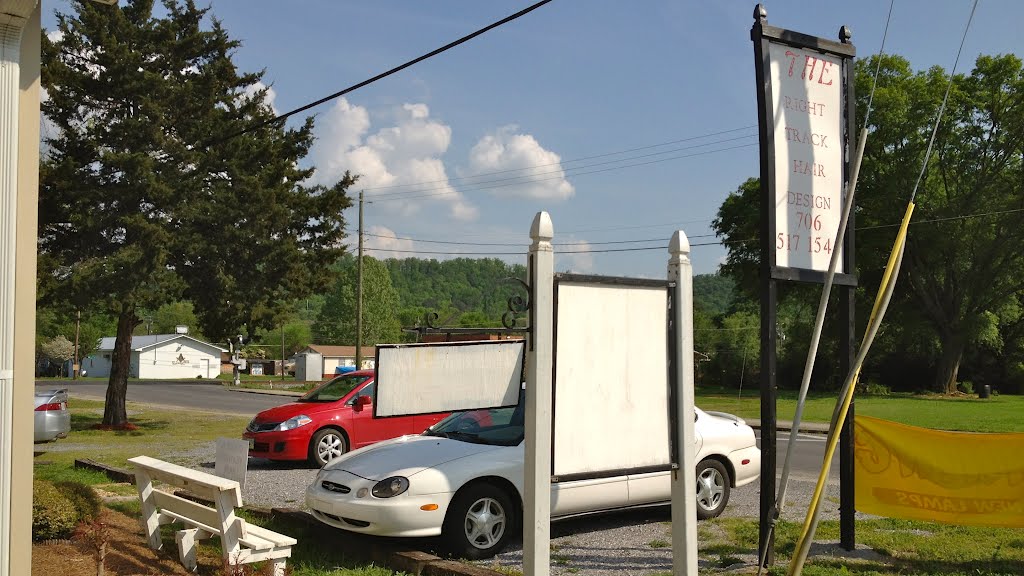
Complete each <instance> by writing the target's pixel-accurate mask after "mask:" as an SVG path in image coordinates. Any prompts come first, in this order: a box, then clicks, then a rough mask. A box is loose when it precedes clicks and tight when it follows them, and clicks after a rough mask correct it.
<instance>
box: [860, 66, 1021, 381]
mask: <svg viewBox="0 0 1024 576" xmlns="http://www.w3.org/2000/svg"><path fill="white" fill-rule="evenodd" d="M874 62H876V60H875V59H871V60H868V61H864V62H862V63H861V65H860V66H859V67H858V73H857V92H858V97H859V99H860V102H861V103H860V105H859V107H858V112H859V113H861V114H862V113H863V112H862V111H863V108H864V106H865V105H866V103H865V102H864V100H865V98H866V97H867V96H866V95H867V93H868V90H869V87H870V84H869V83H870V81H871V78H870V75H871V73H872V72H873V70H874ZM882 70H883V73H882V74H881V75H880V77H879V83H878V90H877V92H876V95H875V101H874V105H875V107H876V112H873V113H872V116H871V120H872V123H871V126H870V129H871V130H872V135H871V137H869V138H868V147H867V150H866V152H865V158H864V164H863V167H862V169H861V178H860V184H859V190H858V198H860V199H861V200H860V202H859V206H860V209H861V213H862V214H863V215H861V214H858V218H859V221H858V225H859V226H862V227H866V228H871V227H872V226H882V225H885V224H891V223H893V222H895V221H897V220H898V219H899V218H900V216H902V213H903V209H904V207H905V203H906V201H907V199H908V198H909V196H910V191H911V190H912V189H913V186H914V182H915V180H916V178H917V174H918V172H919V167H920V166H921V162H922V159H923V157H924V152H925V150H926V148H927V144H928V138H929V137H930V136H931V133H932V124H933V122H934V118H935V116H936V114H937V111H938V109H939V106H940V103H941V101H942V96H943V93H944V91H945V89H946V85H947V82H948V81H949V76H948V75H947V74H946V73H945V72H943V71H942V70H941V69H940V68H937V67H936V68H932V69H930V70H928V71H927V72H918V73H912V72H911V70H910V65H909V63H908V62H907V61H906V60H904V59H902V58H900V57H898V56H886V57H884V58H883V60H882ZM1022 157H1024V69H1022V64H1021V60H1020V59H1019V58H1017V57H1016V56H1012V55H1007V56H997V57H990V56H981V57H979V58H978V59H977V61H976V62H975V66H974V70H973V71H972V72H971V73H970V74H969V75H958V76H957V77H956V78H955V82H954V85H953V90H952V92H951V94H950V100H949V104H948V105H947V108H946V113H945V115H944V117H943V119H942V122H941V124H940V126H939V131H938V133H937V137H936V140H935V147H934V150H933V152H932V156H931V157H930V158H929V163H928V170H927V173H926V176H925V178H924V180H923V181H922V182H921V186H920V189H919V191H918V195H917V198H916V205H917V207H916V209H915V212H914V220H915V221H918V222H929V223H928V224H922V225H919V226H912V227H911V229H910V233H909V234H908V239H907V249H906V256H905V257H904V262H903V268H902V273H901V276H900V279H899V280H900V282H901V283H902V286H903V289H902V290H901V292H900V295H899V296H898V303H899V304H900V306H898V307H897V314H896V319H897V320H898V321H902V320H903V319H904V318H913V319H919V320H922V321H923V323H926V324H927V326H929V327H930V329H931V331H932V332H933V333H934V334H935V335H936V337H937V339H938V342H939V353H938V357H937V358H935V359H934V362H935V371H934V377H933V381H932V387H933V388H934V389H936V390H939V391H944V392H947V393H952V392H955V391H956V382H957V374H958V371H959V368H960V363H961V360H962V358H963V356H964V351H965V349H966V348H967V347H968V346H973V345H978V344H984V343H985V342H986V341H988V342H993V334H994V333H993V327H994V326H996V325H997V324H998V321H997V320H996V318H997V317H998V314H999V313H1000V312H1001V310H1003V309H1004V308H1005V307H1006V305H1007V302H1008V301H1009V300H1011V299H1012V298H1013V297H1014V296H1015V295H1016V294H1017V293H1019V292H1021V291H1022V290H1024V252H1022V251H1021V250H1019V249H1018V247H1019V246H1021V245H1022V243H1024V213H1022V212H1020V208H1021V198H1024V163H1022ZM880 231H881V230H876V231H872V232H866V233H864V234H860V235H858V238H857V241H858V247H860V248H862V249H860V250H859V251H858V261H859V264H860V269H861V270H862V271H863V272H862V278H863V280H864V281H866V285H868V286H877V284H878V274H879V271H880V270H881V269H882V267H883V266H884V258H885V257H886V256H887V255H888V251H889V248H890V246H891V243H892V240H893V236H894V234H893V231H892V229H891V228H889V229H887V232H888V233H879V232H880Z"/></svg>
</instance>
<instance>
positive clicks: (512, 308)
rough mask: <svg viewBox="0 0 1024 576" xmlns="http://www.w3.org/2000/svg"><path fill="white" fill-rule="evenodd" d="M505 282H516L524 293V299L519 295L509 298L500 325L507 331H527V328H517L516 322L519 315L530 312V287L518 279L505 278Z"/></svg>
mask: <svg viewBox="0 0 1024 576" xmlns="http://www.w3.org/2000/svg"><path fill="white" fill-rule="evenodd" d="M505 280H506V281H508V282H518V283H519V284H520V285H521V286H522V287H523V289H524V290H525V291H526V297H525V298H524V297H523V296H522V295H521V294H516V295H515V296H511V297H509V299H508V312H505V313H504V314H502V316H501V323H502V325H504V326H505V328H508V329H509V330H515V329H520V330H529V329H530V327H529V326H521V327H517V326H516V322H517V321H518V320H519V317H520V316H521V315H523V314H526V313H527V312H529V310H530V304H531V302H530V285H529V284H527V283H526V282H524V281H523V280H520V279H519V278H506V279H505Z"/></svg>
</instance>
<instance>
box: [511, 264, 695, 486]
mask: <svg viewBox="0 0 1024 576" xmlns="http://www.w3.org/2000/svg"><path fill="white" fill-rule="evenodd" d="M562 284H573V285H588V286H607V287H620V288H630V287H632V288H644V289H662V290H664V291H665V292H666V304H668V303H669V302H671V300H672V295H671V291H672V290H671V286H672V285H671V283H670V282H669V281H667V280H660V279H647V278H627V277H618V276H596V275H587V274H570V273H558V274H555V275H554V318H555V322H554V337H553V346H552V348H553V349H554V350H556V351H557V350H558V339H559V321H558V318H559V313H558V309H559V289H560V285H562ZM667 317H668V309H667V308H666V309H665V310H664V312H663V314H662V315H661V316H659V317H658V318H659V319H660V320H661V321H662V322H667ZM562 337H564V334H563V335H562ZM656 341H657V340H656ZM666 347H667V361H668V365H675V363H677V362H678V358H676V351H675V350H674V349H673V348H671V347H669V346H667V342H666ZM557 365H558V357H557V355H556V356H555V361H554V365H553V367H552V368H553V370H552V382H551V396H552V402H551V430H552V434H551V460H550V467H551V468H550V474H551V482H552V483H557V482H572V481H579V480H595V479H599V478H609V477H613V476H625V475H627V474H646V473H651V472H664V471H669V470H671V469H672V467H673V466H672V464H673V462H676V461H677V458H675V457H674V454H673V452H672V444H673V443H672V441H671V440H672V439H671V432H672V431H673V430H675V429H676V427H677V426H676V424H677V422H676V420H677V416H676V411H674V410H671V406H670V407H669V409H668V410H666V416H667V418H668V428H669V433H670V434H669V436H668V437H666V438H665V442H666V448H667V453H666V456H667V459H666V461H665V462H659V463H656V464H651V465H645V466H633V467H625V468H602V469H600V470H592V471H583V472H570V473H561V474H556V471H557V470H558V469H559V468H558V465H557V454H558V450H557V449H556V441H557V439H556V437H555V430H556V427H555V420H556V417H557V412H558V366H557ZM665 377H666V378H667V377H668V374H667V370H666V371H665ZM665 384H666V392H667V394H668V397H667V399H669V400H671V398H672V397H673V395H672V394H671V391H669V388H670V386H669V382H668V381H667V380H666V381H665ZM527 393H529V391H527Z"/></svg>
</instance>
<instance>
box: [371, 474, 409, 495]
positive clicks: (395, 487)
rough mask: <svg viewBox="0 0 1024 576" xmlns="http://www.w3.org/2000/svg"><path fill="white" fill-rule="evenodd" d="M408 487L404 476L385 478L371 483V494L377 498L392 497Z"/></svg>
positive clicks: (407, 481)
mask: <svg viewBox="0 0 1024 576" xmlns="http://www.w3.org/2000/svg"><path fill="white" fill-rule="evenodd" d="M408 489H409V479H408V478H405V477H404V476H392V477H390V478H385V479H383V480H381V481H380V482H377V483H376V484H374V485H373V490H371V491H370V493H371V494H373V495H374V496H376V497H377V498H392V497H394V496H398V495H399V494H401V493H402V492H405V491H406V490H408Z"/></svg>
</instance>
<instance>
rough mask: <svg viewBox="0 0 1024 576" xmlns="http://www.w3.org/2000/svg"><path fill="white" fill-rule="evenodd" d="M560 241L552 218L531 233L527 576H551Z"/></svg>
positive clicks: (538, 219)
mask: <svg viewBox="0 0 1024 576" xmlns="http://www.w3.org/2000/svg"><path fill="white" fill-rule="evenodd" d="M554 235H555V229H554V226H553V225H552V224H551V216H549V215H548V213H547V212H538V213H537V215H536V216H535V217H534V219H533V225H532V226H531V227H530V238H531V239H532V240H533V242H532V243H531V244H530V252H529V257H528V258H529V278H530V280H529V284H530V310H531V312H532V314H531V317H530V331H531V332H530V337H529V339H528V340H527V346H528V348H529V349H528V350H527V353H526V422H525V423H526V447H525V452H526V454H525V462H524V466H525V470H524V477H523V574H524V575H525V576H548V574H550V573H551V548H550V546H551V401H552V397H551V379H552V360H553V358H554V352H553V351H554V318H555V313H554V284H555V280H554V277H555V253H554V248H552V246H551V239H552V238H553V237H554Z"/></svg>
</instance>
